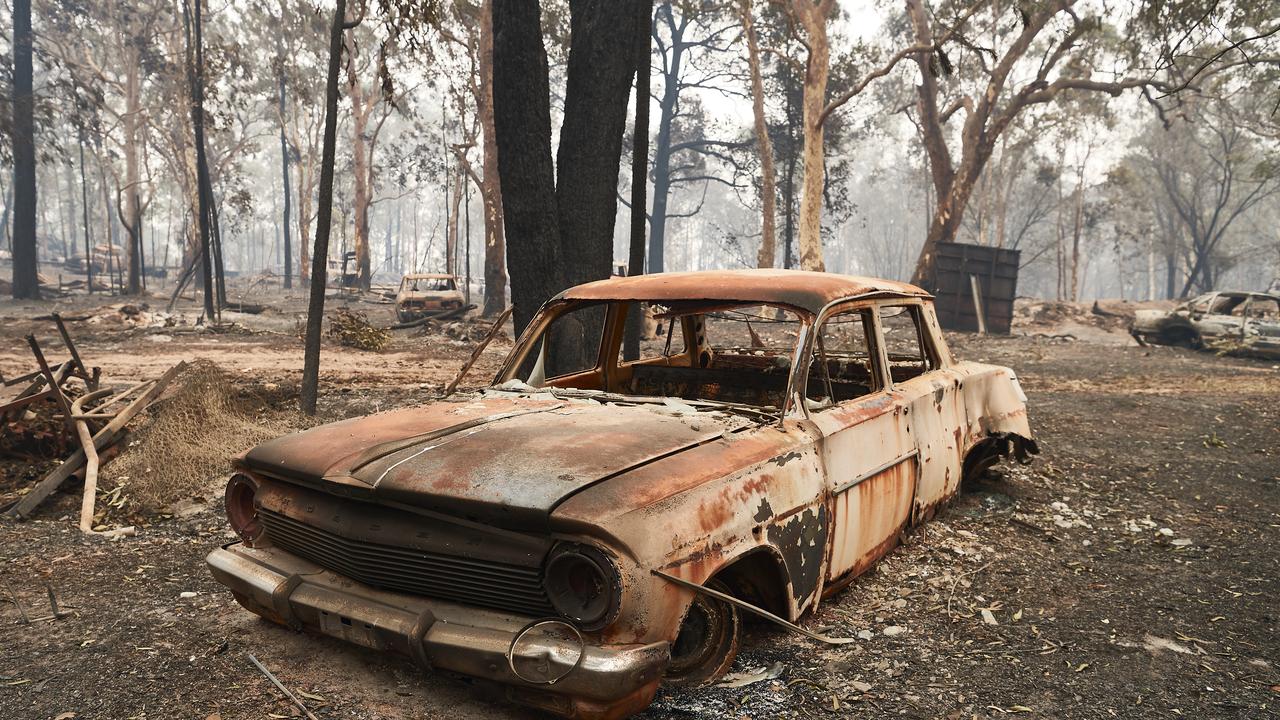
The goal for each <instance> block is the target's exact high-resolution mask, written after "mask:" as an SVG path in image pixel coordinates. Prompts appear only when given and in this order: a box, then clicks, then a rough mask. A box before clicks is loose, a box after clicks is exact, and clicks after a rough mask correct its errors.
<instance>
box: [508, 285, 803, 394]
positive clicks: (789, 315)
mask: <svg viewBox="0 0 1280 720" xmlns="http://www.w3.org/2000/svg"><path fill="white" fill-rule="evenodd" d="M631 304H632V303H630V302H626V301H613V302H604V303H574V304H569V305H568V306H566V307H564V308H560V309H555V310H553V311H552V312H553V313H554V315H553V316H552V317H551V320H550V321H549V322H547V323H546V324H545V325H544V326H543V328H542V329H541V331H540V332H538V333H536V334H535V335H533V336H531V337H530V338H529V339H528V340H527V341H526V342H525V343H523V344H522V346H521V347H520V348H517V349H516V351H515V353H514V354H513V360H515V359H517V358H518V364H517V365H516V366H515V367H514V368H512V369H511V370H510V371H509V372H508V373H507V376H506V377H505V378H504V379H505V380H508V381H511V380H514V381H518V383H519V384H521V385H524V386H531V387H534V388H575V389H579V390H592V391H600V392H607V393H615V394H618V395H625V396H629V397H651V398H663V399H666V398H674V399H679V400H684V401H700V402H713V403H725V404H732V405H747V406H751V407H754V408H760V409H764V410H779V409H781V408H783V407H784V406H785V404H786V403H785V399H786V393H787V389H788V384H789V381H790V378H791V364H792V357H793V355H794V352H795V347H796V343H797V341H798V339H799V337H800V332H801V330H802V328H803V322H802V319H801V318H800V317H799V316H798V315H797V314H796V313H795V312H794V311H792V310H789V309H786V308H782V307H779V306H771V305H762V304H759V303H726V302H717V303H706V302H680V303H671V304H660V303H644V302H642V303H639V305H640V308H641V312H640V313H629V312H628V310H629V309H630V306H631ZM637 318H638V320H637ZM637 321H638V322H639V323H640V338H641V340H640V349H639V353H638V355H637V356H636V357H635V358H634V359H630V358H628V357H626V356H625V354H624V353H623V350H622V349H623V346H624V343H623V342H622V339H623V337H624V336H625V334H626V329H627V324H628V323H632V322H637Z"/></svg>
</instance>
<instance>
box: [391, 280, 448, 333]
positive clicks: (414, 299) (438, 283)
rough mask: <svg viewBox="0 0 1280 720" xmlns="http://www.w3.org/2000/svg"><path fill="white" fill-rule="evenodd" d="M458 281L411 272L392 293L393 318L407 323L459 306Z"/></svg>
mask: <svg viewBox="0 0 1280 720" xmlns="http://www.w3.org/2000/svg"><path fill="white" fill-rule="evenodd" d="M462 303H463V297H462V292H461V291H460V290H458V278H457V277H455V276H453V275H441V274H436V273H411V274H409V275H405V276H404V277H403V278H401V280H400V288H399V290H397V291H396V318H398V319H399V320H400V322H409V321H411V320H417V319H419V318H424V317H427V316H428V315H436V314H438V313H442V312H446V311H448V310H456V309H458V308H460V307H462Z"/></svg>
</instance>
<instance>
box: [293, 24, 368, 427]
mask: <svg viewBox="0 0 1280 720" xmlns="http://www.w3.org/2000/svg"><path fill="white" fill-rule="evenodd" d="M346 17H347V0H336V3H335V7H334V10H333V23H332V25H330V27H329V74H328V76H327V79H326V81H325V95H324V149H323V151H322V154H321V159H320V198H319V207H318V209H317V211H316V242H315V247H314V249H313V250H312V253H311V290H310V300H309V302H308V303H307V336H306V340H305V343H304V348H303V356H302V390H301V393H300V396H299V400H298V402H299V405H300V407H301V409H302V412H304V413H306V414H308V415H314V414H315V413H316V393H317V388H318V386H319V384H320V328H321V323H322V322H323V320H324V289H325V280H326V277H325V276H326V275H327V274H328V272H327V271H328V258H329V231H330V229H331V227H332V225H333V165H334V159H335V157H336V155H337V137H338V72H339V70H340V69H341V68H342V47H343V42H342V40H343V33H344V32H345V31H346V30H348V29H350V28H354V27H355V26H357V25H359V24H360V20H359V19H357V20H354V21H351V22H348V21H347V20H346Z"/></svg>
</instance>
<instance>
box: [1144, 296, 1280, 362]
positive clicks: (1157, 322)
mask: <svg viewBox="0 0 1280 720" xmlns="http://www.w3.org/2000/svg"><path fill="white" fill-rule="evenodd" d="M1129 333H1130V334H1131V335H1133V337H1134V339H1135V340H1137V341H1138V342H1139V343H1155V344H1159V345H1176V346H1180V347H1189V348H1210V349H1215V350H1220V351H1223V352H1228V353H1234V354H1242V355H1254V356H1258V357H1264V358H1273V359H1280V295H1275V294H1272V293H1255V292H1211V293H1205V294H1204V295H1201V296H1199V297H1196V298H1193V299H1191V300H1189V301H1187V302H1185V303H1183V304H1181V305H1179V306H1178V307H1176V308H1174V309H1173V310H1170V311H1167V312H1166V311H1163V310H1139V311H1138V312H1137V313H1136V314H1135V316H1134V320H1133V325H1132V326H1130V328H1129Z"/></svg>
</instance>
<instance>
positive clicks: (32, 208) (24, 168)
mask: <svg viewBox="0 0 1280 720" xmlns="http://www.w3.org/2000/svg"><path fill="white" fill-rule="evenodd" d="M31 45H32V38H31V0H14V2H13V105H12V107H13V205H14V212H13V241H12V242H13V296H14V297H15V298H39V297H40V281H39V278H38V277H37V273H38V272H39V268H38V261H37V255H36V139H35V96H34V94H33V93H32V86H31Z"/></svg>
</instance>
